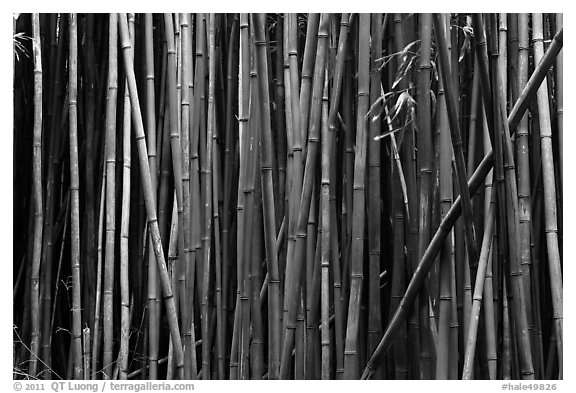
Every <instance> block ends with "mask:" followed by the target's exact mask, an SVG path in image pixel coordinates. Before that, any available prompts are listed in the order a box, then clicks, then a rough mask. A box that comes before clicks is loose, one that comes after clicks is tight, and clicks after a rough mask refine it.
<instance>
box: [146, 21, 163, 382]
mask: <svg viewBox="0 0 576 393" xmlns="http://www.w3.org/2000/svg"><path fill="white" fill-rule="evenodd" d="M144 18H145V19H144V33H145V37H144V41H145V51H146V52H145V55H146V127H147V130H148V131H147V137H148V140H147V146H149V150H148V162H149V165H150V180H151V182H152V189H153V190H154V191H156V190H157V187H158V180H157V170H158V169H157V168H158V165H157V162H158V159H157V156H156V143H157V139H156V125H157V123H156V116H155V107H156V105H155V94H154V93H155V91H154V82H155V79H154V59H153V56H154V53H153V52H154V50H153V34H152V33H153V20H152V18H153V17H152V14H146V15H145V16H144ZM160 108H161V109H160V111H161V112H163V109H162V105H160ZM158 139H160V140H161V139H162V138H158ZM154 196H156V192H154ZM155 199H156V198H155ZM154 205H156V206H157V204H156V202H154ZM152 246H153V245H152V238H151V237H150V239H149V242H148V249H151V248H152ZM148 255H149V259H148V309H149V310H150V311H149V312H150V314H149V316H148V335H149V338H148V343H149V344H148V345H149V346H148V348H149V358H150V366H149V376H150V379H153V380H154V379H158V350H159V334H160V331H159V320H160V309H159V307H158V306H159V304H158V301H157V299H158V286H159V282H158V268H157V267H156V263H155V260H154V259H155V257H154V253H152V252H149V254H148Z"/></svg>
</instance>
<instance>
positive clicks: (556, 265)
mask: <svg viewBox="0 0 576 393" xmlns="http://www.w3.org/2000/svg"><path fill="white" fill-rule="evenodd" d="M532 31H533V33H532V42H533V46H534V61H535V62H536V63H540V62H541V61H542V58H543V57H544V43H543V42H542V40H543V34H542V14H532ZM560 31H562V30H560ZM548 51H550V48H549V49H548ZM537 97H538V119H539V122H540V144H541V154H542V179H543V182H544V222H545V224H544V225H545V233H546V248H547V251H548V269H549V272H550V273H549V274H550V288H551V291H552V309H553V320H554V330H555V333H556V344H557V356H558V370H559V376H558V378H559V379H562V378H563V342H564V335H563V329H564V322H563V316H562V309H563V299H562V270H561V266H562V264H561V257H560V251H559V248H558V219H557V217H556V214H557V213H556V209H557V207H556V179H555V175H554V159H553V154H552V127H551V124H550V108H549V106H548V85H547V83H546V78H545V79H544V82H543V83H542V84H541V85H540V87H539V88H538V94H537Z"/></svg>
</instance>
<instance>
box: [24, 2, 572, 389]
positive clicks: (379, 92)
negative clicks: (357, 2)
mask: <svg viewBox="0 0 576 393" xmlns="http://www.w3.org/2000/svg"><path fill="white" fill-rule="evenodd" d="M562 23H563V18H562V14H470V15H466V14H346V13H344V14H164V15H159V14H154V15H151V14H146V15H144V14H109V15H108V14H33V15H30V14H21V15H15V19H14V54H13V56H14V60H13V61H14V146H13V151H14V161H13V177H14V180H13V187H14V188H13V195H14V202H13V209H14V222H13V232H14V240H13V242H14V255H13V271H14V273H13V339H14V344H13V376H14V378H30V379H183V378H184V379H205V380H206V379H359V378H363V379H366V378H375V379H562V370H563V317H562V315H563V314H562V307H563V306H562V240H563V230H562V228H563V227H562V206H563V200H562V182H563V179H562V149H563V146H562V141H563V137H562V132H563V126H562V118H563V115H562V111H563V99H562V92H563V89H562V83H563V82H562V79H563V74H562V72H563V66H562V52H561V50H562Z"/></svg>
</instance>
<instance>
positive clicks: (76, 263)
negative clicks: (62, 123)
mask: <svg viewBox="0 0 576 393" xmlns="http://www.w3.org/2000/svg"><path fill="white" fill-rule="evenodd" d="M69 28H70V49H69V60H68V77H69V79H68V90H69V93H68V110H69V113H68V118H69V129H70V195H71V209H70V214H71V218H70V222H71V225H70V229H71V238H70V240H71V251H72V258H71V263H72V310H71V311H72V342H73V359H74V360H73V365H74V379H82V377H83V375H84V374H83V367H82V327H81V324H82V315H81V311H80V308H81V307H82V302H81V299H80V293H81V292H80V196H79V187H80V180H79V171H78V113H77V101H76V99H77V89H78V30H77V15H76V14H70V24H69Z"/></svg>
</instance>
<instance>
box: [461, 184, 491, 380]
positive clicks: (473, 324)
mask: <svg viewBox="0 0 576 393" xmlns="http://www.w3.org/2000/svg"><path fill="white" fill-rule="evenodd" d="M495 190H496V189H492V196H491V198H490V199H491V200H495V192H496V191H495ZM494 210H495V208H494V203H492V202H491V203H490V210H489V211H488V220H487V222H486V224H485V226H484V237H483V239H482V248H481V251H480V259H479V261H478V270H477V271H476V282H475V284H474V297H473V299H472V312H471V316H470V324H469V331H468V333H467V335H466V337H467V340H466V347H465V355H464V369H463V371H462V379H471V377H472V371H473V369H472V367H473V364H474V353H475V349H476V338H477V333H478V321H479V318H480V306H481V304H482V295H483V291H484V286H485V284H484V280H485V277H486V268H487V265H488V261H489V258H490V249H491V246H492V238H493V234H494V216H495V213H494Z"/></svg>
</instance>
